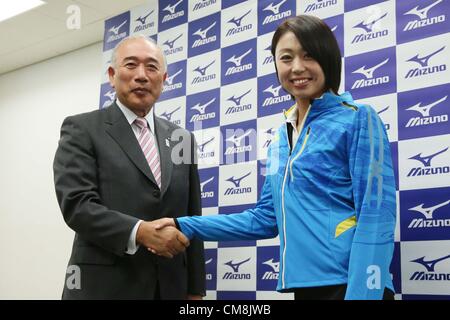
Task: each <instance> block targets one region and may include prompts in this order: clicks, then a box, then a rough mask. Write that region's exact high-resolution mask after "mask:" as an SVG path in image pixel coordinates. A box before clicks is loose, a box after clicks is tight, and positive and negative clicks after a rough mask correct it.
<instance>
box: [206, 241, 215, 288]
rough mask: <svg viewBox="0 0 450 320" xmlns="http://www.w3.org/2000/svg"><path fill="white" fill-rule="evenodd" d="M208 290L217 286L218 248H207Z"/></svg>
mask: <svg viewBox="0 0 450 320" xmlns="http://www.w3.org/2000/svg"><path fill="white" fill-rule="evenodd" d="M205 271H206V290H216V288H217V249H205Z"/></svg>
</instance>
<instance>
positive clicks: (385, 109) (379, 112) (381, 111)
mask: <svg viewBox="0 0 450 320" xmlns="http://www.w3.org/2000/svg"><path fill="white" fill-rule="evenodd" d="M388 109H389V106H387V107H386V108H384V109H382V110H380V111H378V112H377V113H378V114H382V113H383V112H385V111H387V110H388Z"/></svg>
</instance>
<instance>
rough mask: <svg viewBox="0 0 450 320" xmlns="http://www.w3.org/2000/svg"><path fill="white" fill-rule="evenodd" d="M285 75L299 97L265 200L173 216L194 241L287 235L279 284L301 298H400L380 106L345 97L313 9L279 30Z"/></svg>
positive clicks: (282, 132)
mask: <svg viewBox="0 0 450 320" xmlns="http://www.w3.org/2000/svg"><path fill="white" fill-rule="evenodd" d="M272 54H273V56H274V58H275V66H276V70H277V74H278V78H279V81H280V83H281V85H282V86H283V88H284V89H285V90H286V91H288V92H289V93H290V94H291V95H292V97H293V98H294V99H295V101H296V104H295V105H294V106H293V107H292V108H291V109H289V110H288V111H286V112H284V114H285V117H286V123H285V124H284V125H282V126H281V127H280V128H279V129H278V132H277V133H276V136H275V139H274V140H272V143H271V145H270V147H269V151H268V162H267V176H266V180H265V183H264V186H263V189H262V194H261V198H260V201H259V202H258V203H257V204H256V206H255V207H254V208H253V209H249V210H246V211H244V212H242V213H238V214H230V215H217V216H204V217H182V218H178V219H177V220H176V221H173V220H172V219H166V220H165V221H161V222H160V227H162V226H164V225H168V224H177V225H178V227H179V228H180V229H181V231H182V232H183V233H184V234H185V235H186V236H188V237H189V238H193V237H197V238H200V239H203V240H209V241H217V240H221V241H223V240H244V239H262V238H272V237H275V236H277V235H279V237H280V273H279V280H278V286H277V290H278V291H281V292H289V291H293V292H295V298H296V299H308V298H309V299H311V298H312V299H344V298H345V299H383V298H384V299H393V285H392V280H391V275H390V273H389V265H390V262H391V259H392V254H393V248H394V228H395V214H396V197H395V179H394V172H393V166H392V160H391V153H390V147H389V142H388V138H387V135H386V132H385V129H384V126H383V124H382V122H381V120H380V118H379V117H378V115H377V113H376V112H375V111H374V110H373V109H372V108H371V107H370V106H367V105H360V104H356V103H355V102H354V101H353V99H352V96H351V95H350V93H344V94H342V95H338V94H337V92H338V88H339V84H340V74H341V56H340V51H339V47H338V44H337V42H336V39H335V37H334V35H333V33H332V31H331V30H330V28H329V27H328V26H327V25H326V24H325V23H324V22H323V21H322V20H320V19H318V18H316V17H312V16H307V15H300V16H297V17H292V18H289V19H287V20H286V21H284V22H283V23H282V24H281V25H280V26H279V27H278V28H277V30H276V32H275V34H274V36H273V40H272Z"/></svg>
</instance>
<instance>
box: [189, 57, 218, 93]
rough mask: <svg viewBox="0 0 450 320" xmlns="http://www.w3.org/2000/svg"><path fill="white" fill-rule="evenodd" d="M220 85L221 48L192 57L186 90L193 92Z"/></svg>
mask: <svg viewBox="0 0 450 320" xmlns="http://www.w3.org/2000/svg"><path fill="white" fill-rule="evenodd" d="M219 86H220V50H215V51H211V52H208V53H205V54H202V55H199V56H195V57H192V58H190V59H189V60H188V64H187V81H186V91H187V93H188V94H193V93H197V92H201V91H206V90H210V89H214V88H218V87H219Z"/></svg>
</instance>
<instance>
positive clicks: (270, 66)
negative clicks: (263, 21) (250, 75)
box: [257, 32, 275, 76]
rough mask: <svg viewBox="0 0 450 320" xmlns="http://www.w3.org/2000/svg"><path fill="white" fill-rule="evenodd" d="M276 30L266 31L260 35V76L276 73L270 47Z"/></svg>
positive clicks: (258, 56)
mask: <svg viewBox="0 0 450 320" xmlns="http://www.w3.org/2000/svg"><path fill="white" fill-rule="evenodd" d="M273 34H274V32H270V33H266V34H264V35H262V36H259V37H258V44H257V48H258V52H257V61H258V69H257V74H258V76H264V75H266V74H270V73H275V66H274V59H273V56H272V52H271V51H270V48H271V46H272V38H273Z"/></svg>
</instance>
